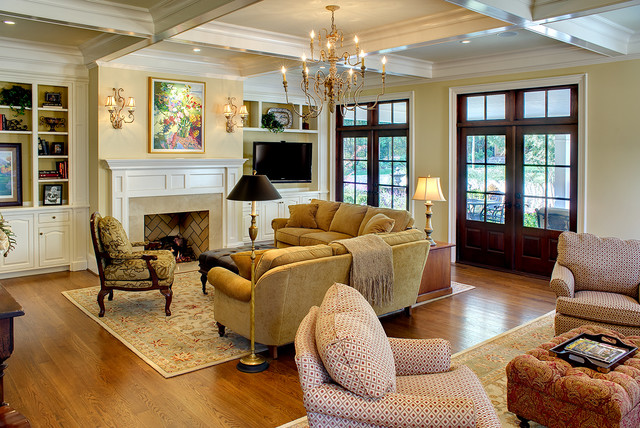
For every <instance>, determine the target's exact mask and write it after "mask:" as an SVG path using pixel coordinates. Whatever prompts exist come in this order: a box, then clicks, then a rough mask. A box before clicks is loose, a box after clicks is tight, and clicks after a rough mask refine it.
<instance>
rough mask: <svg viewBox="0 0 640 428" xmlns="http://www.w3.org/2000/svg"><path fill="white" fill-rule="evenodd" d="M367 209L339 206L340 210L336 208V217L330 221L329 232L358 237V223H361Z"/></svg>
mask: <svg viewBox="0 0 640 428" xmlns="http://www.w3.org/2000/svg"><path fill="white" fill-rule="evenodd" d="M367 208H368V207H367V206H366V205H356V204H345V203H342V204H340V208H338V211H336V215H335V216H333V220H331V226H330V227H329V231H330V232H340V233H346V234H347V235H350V236H352V237H353V236H356V235H358V230H360V223H362V219H363V218H364V215H365V214H366V212H367Z"/></svg>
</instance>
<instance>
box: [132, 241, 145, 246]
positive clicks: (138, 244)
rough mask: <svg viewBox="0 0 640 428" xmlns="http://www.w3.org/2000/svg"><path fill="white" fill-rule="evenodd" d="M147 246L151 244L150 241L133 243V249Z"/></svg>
mask: <svg viewBox="0 0 640 428" xmlns="http://www.w3.org/2000/svg"><path fill="white" fill-rule="evenodd" d="M147 244H149V241H131V246H132V247H144V246H145V245H147Z"/></svg>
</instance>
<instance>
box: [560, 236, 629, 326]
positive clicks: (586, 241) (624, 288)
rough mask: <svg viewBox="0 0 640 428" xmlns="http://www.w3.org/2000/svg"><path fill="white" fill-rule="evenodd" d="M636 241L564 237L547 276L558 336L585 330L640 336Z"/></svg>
mask: <svg viewBox="0 0 640 428" xmlns="http://www.w3.org/2000/svg"><path fill="white" fill-rule="evenodd" d="M639 283H640V241H637V240H627V241H623V240H620V239H618V238H599V237H597V236H595V235H591V234H589V233H574V232H563V233H562V234H560V237H559V239H558V259H557V261H556V264H555V267H554V269H553V272H552V274H551V283H550V285H551V288H552V289H553V291H554V292H555V293H556V295H557V300H556V317H555V331H556V336H558V335H560V334H562V333H565V332H567V331H569V330H571V329H574V328H577V327H580V326H582V325H584V324H592V325H598V326H600V327H604V328H608V329H612V330H615V331H617V332H619V333H622V334H623V335H625V336H636V335H640V303H638V291H639V290H638V284H639Z"/></svg>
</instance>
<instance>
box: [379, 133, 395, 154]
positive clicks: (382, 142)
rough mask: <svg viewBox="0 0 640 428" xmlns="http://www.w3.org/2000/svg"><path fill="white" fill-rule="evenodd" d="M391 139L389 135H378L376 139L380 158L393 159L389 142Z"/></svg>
mask: <svg viewBox="0 0 640 428" xmlns="http://www.w3.org/2000/svg"><path fill="white" fill-rule="evenodd" d="M392 141H393V139H392V138H391V137H380V138H379V139H378V144H379V151H380V160H391V159H393V157H392V155H391V153H392V151H391V143H392Z"/></svg>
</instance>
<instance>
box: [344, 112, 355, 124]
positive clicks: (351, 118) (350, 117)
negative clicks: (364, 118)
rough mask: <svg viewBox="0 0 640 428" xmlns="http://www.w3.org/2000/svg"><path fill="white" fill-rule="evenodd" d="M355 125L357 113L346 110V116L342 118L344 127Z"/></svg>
mask: <svg viewBox="0 0 640 428" xmlns="http://www.w3.org/2000/svg"><path fill="white" fill-rule="evenodd" d="M355 123H356V122H355V113H354V112H353V111H351V110H344V116H342V126H353V125H354V124H355Z"/></svg>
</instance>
